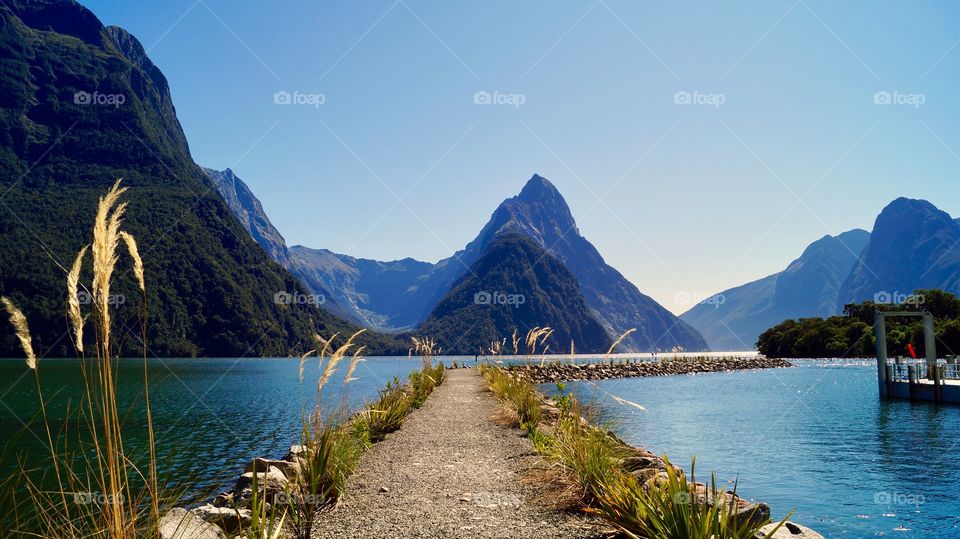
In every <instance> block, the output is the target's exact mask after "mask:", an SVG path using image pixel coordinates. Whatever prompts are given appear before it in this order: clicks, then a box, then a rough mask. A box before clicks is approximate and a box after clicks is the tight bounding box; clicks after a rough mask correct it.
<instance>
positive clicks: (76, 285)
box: [67, 245, 90, 353]
mask: <svg viewBox="0 0 960 539" xmlns="http://www.w3.org/2000/svg"><path fill="white" fill-rule="evenodd" d="M89 247H90V246H89V245H84V246H83V248H82V249H80V252H79V253H77V258H76V260H74V261H73V266H72V267H71V268H70V273H68V274H67V312H68V314H69V316H70V324H71V325H72V326H73V344H74V346H76V347H77V352H80V353H83V323H84V317H83V315H82V314H81V313H80V297H79V294H80V268H81V267H82V266H83V257H84V255H86V254H87V249H88V248H89Z"/></svg>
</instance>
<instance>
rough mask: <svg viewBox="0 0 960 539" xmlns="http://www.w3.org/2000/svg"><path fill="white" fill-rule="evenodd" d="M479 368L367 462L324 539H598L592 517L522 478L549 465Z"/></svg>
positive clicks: (322, 525)
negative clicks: (556, 506)
mask: <svg viewBox="0 0 960 539" xmlns="http://www.w3.org/2000/svg"><path fill="white" fill-rule="evenodd" d="M484 387H485V386H484V382H483V378H482V377H481V376H480V374H479V373H478V372H477V371H476V369H463V370H448V371H447V379H446V380H445V381H444V383H443V384H442V385H441V386H440V387H438V388H437V389H436V390H435V391H434V392H433V394H432V395H430V397H429V398H428V399H427V401H426V403H425V404H424V405H423V407H422V408H421V409H419V410H416V411H414V412H413V413H412V414H410V415H409V416H408V417H407V419H406V421H405V422H404V424H403V427H402V428H401V429H400V430H398V431H397V432H394V433H392V434H390V435H388V436H387V439H386V440H384V441H382V442H380V443H377V444H374V445H373V447H371V448H370V449H369V450H368V451H367V452H366V453H365V454H364V455H363V457H362V458H361V459H360V462H359V464H358V466H357V470H356V472H355V473H354V475H353V476H351V477H350V479H349V481H348V482H347V491H346V494H345V495H344V497H343V498H342V499H341V502H340V504H339V505H338V506H337V507H335V508H333V509H330V510H327V511H324V512H322V513H321V514H319V515H318V517H317V523H316V524H315V526H314V537H315V538H331V539H332V538H368V537H391V538H393V537H397V538H407V537H417V538H435V537H458V538H459V537H468V538H469V537H478V538H491V539H492V538H510V537H517V538H521V537H523V538H528V537H529V538H541V537H542V538H546V537H550V538H559V537H598V536H601V535H600V530H599V528H598V527H596V525H594V524H592V523H591V522H590V521H589V520H587V519H585V518H582V517H580V516H577V515H573V514H570V513H563V512H557V511H553V510H551V509H549V508H547V507H545V506H544V504H543V503H542V502H538V499H537V494H538V493H539V491H538V489H537V488H536V487H535V486H534V485H532V484H530V482H526V483H525V484H521V480H522V479H523V477H524V476H525V475H526V474H527V472H528V471H530V470H531V469H535V468H537V467H543V466H545V464H544V463H543V460H542V458H541V457H539V456H538V455H537V454H536V453H535V451H534V449H533V446H532V445H531V443H530V441H529V440H527V439H526V438H524V437H523V436H521V434H520V431H519V430H517V429H512V428H509V427H504V426H500V425H498V424H496V423H495V422H494V421H493V420H492V418H493V417H494V416H495V414H496V412H497V407H498V406H499V405H498V403H497V402H496V400H495V399H494V397H493V396H492V395H491V394H490V393H489V392H487V391H485V389H484Z"/></svg>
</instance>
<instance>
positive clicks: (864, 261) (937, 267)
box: [840, 198, 960, 303]
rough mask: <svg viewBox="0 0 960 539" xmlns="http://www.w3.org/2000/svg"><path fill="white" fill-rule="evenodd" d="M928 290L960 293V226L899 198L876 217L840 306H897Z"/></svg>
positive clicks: (933, 210)
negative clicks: (874, 302)
mask: <svg viewBox="0 0 960 539" xmlns="http://www.w3.org/2000/svg"><path fill="white" fill-rule="evenodd" d="M932 288H939V289H942V290H946V291H947V292H953V293H955V294H956V293H960V223H958V222H957V221H956V220H954V219H953V218H952V217H950V215H948V214H947V213H946V212H944V211H941V210H939V209H937V207H936V206H934V205H933V204H931V203H930V202H927V201H926V200H913V199H908V198H898V199H896V200H894V201H893V202H891V203H890V204H889V205H888V206H887V207H886V208H884V209H883V211H882V212H880V215H879V216H877V220H876V222H875V223H874V225H873V233H872V234H871V236H870V242H869V243H868V244H867V247H866V249H865V250H864V251H863V254H862V255H861V256H860V259H859V260H858V261H857V264H856V265H855V266H854V267H853V271H852V272H851V273H850V275H849V277H847V279H846V281H845V282H844V283H843V286H842V287H841V289H840V300H841V301H842V302H844V303H855V302H861V301H866V300H871V301H872V300H874V299H875V298H879V299H886V298H890V299H891V300H895V299H896V298H898V297H903V296H907V295H909V294H911V293H912V292H913V291H914V290H917V289H932Z"/></svg>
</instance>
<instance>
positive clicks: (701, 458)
mask: <svg viewBox="0 0 960 539" xmlns="http://www.w3.org/2000/svg"><path fill="white" fill-rule="evenodd" d="M570 387H571V389H572V390H573V391H574V392H575V393H576V394H577V395H579V396H580V398H581V399H582V400H586V401H590V402H593V403H594V405H595V406H596V409H597V411H598V413H599V416H600V418H601V419H602V420H604V421H609V422H611V423H610V424H611V425H613V428H614V430H615V431H616V432H617V433H618V434H619V435H621V437H622V438H623V439H624V440H626V441H628V442H630V443H632V444H634V445H640V446H644V447H647V448H648V449H650V450H653V451H656V452H658V453H666V454H667V455H668V456H669V457H670V459H671V461H673V462H674V463H675V464H677V465H681V466H684V467H685V468H687V469H689V466H690V461H691V457H692V456H693V455H696V457H697V464H696V469H697V471H698V474H697V476H698V479H700V480H708V479H709V472H710V470H714V471H716V472H717V479H718V481H730V482H732V481H734V480H737V479H739V486H738V493H739V494H741V495H742V496H744V497H747V498H751V499H757V500H763V501H766V502H767V503H769V504H770V506H771V508H772V509H773V512H774V515H775V516H779V517H783V516H785V515H786V513H787V512H788V511H790V510H791V509H794V508H795V509H796V513H794V515H793V516H792V517H791V519H792V520H794V521H796V522H799V523H801V524H804V525H807V526H810V527H812V528H814V529H815V530H817V531H819V532H820V533H822V534H823V535H824V536H826V537H884V536H886V537H902V538H905V539H906V538H933V537H960V496H958V486H960V406H952V405H951V406H945V405H941V406H936V405H933V404H927V403H922V404H919V403H918V404H911V403H909V402H882V403H881V402H879V400H878V398H877V382H876V363H875V362H873V361H862V362H824V361H798V362H796V366H795V367H793V368H789V369H770V370H758V371H743V372H731V373H715V374H703V375H696V376H675V377H658V378H633V379H624V380H605V381H601V382H596V383H591V382H574V383H572V384H570ZM543 389H544V390H546V391H556V388H555V386H550V385H544V386H543ZM604 392H608V393H609V394H614V395H617V396H619V397H622V398H625V399H629V400H631V401H633V402H636V403H638V404H641V405H642V406H644V407H645V408H646V411H645V412H644V411H639V410H636V409H635V408H632V407H629V406H625V405H622V404H618V403H617V402H615V401H614V400H613V399H611V398H610V397H609V396H608V395H607V394H605V393H604Z"/></svg>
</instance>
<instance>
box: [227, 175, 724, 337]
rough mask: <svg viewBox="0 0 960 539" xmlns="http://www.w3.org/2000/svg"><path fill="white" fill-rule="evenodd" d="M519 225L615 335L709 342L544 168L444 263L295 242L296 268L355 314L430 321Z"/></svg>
mask: <svg viewBox="0 0 960 539" xmlns="http://www.w3.org/2000/svg"><path fill="white" fill-rule="evenodd" d="M227 198H228V199H229V197H227ZM513 233H515V234H522V235H524V236H526V237H528V238H530V239H532V240H533V241H534V242H536V243H537V244H539V245H540V246H541V248H544V249H548V250H549V252H550V253H551V254H552V255H554V256H555V257H557V258H558V260H560V262H562V263H563V264H565V265H566V266H567V267H568V268H569V269H570V270H571V271H572V272H573V273H574V275H575V276H576V278H577V279H578V281H579V283H580V286H581V290H580V291H581V293H582V294H583V296H584V298H585V300H586V301H587V305H588V306H590V308H591V310H592V311H593V313H594V315H595V316H596V317H597V319H598V320H599V321H600V323H601V324H602V325H603V326H604V327H605V328H606V330H607V333H608V334H609V335H611V336H618V335H619V334H620V333H623V332H625V331H626V330H628V329H631V328H636V329H637V331H636V332H635V333H634V334H633V335H631V336H630V337H629V338H628V339H627V340H626V341H624V349H625V350H642V351H648V350H669V349H671V348H673V347H677V346H679V347H683V348H684V349H687V350H691V351H692V350H705V349H706V348H707V344H706V341H705V340H704V339H703V338H702V337H701V336H700V335H699V334H698V333H697V332H696V330H694V329H693V328H692V327H690V326H689V325H688V324H686V323H685V322H683V321H681V320H680V319H678V318H677V317H676V316H674V315H673V314H672V313H670V312H669V311H667V310H666V309H665V308H663V307H662V306H660V305H659V304H658V303H657V302H656V301H654V300H653V299H652V298H650V297H648V296H646V295H644V294H642V293H640V291H639V290H638V289H637V287H636V286H634V285H633V284H632V283H630V282H629V281H627V280H626V278H625V277H623V275H622V274H620V273H619V272H618V271H617V270H615V269H614V268H612V267H610V266H609V265H607V264H606V262H605V261H604V260H603V257H602V256H601V255H600V253H599V252H597V250H596V248H595V247H594V246H593V245H592V244H591V243H590V242H589V241H587V240H586V239H585V238H583V237H582V236H581V235H580V233H579V230H578V229H577V226H576V222H575V221H574V219H573V216H572V214H571V213H570V209H569V207H568V206H567V204H566V201H564V199H563V197H562V195H560V193H559V191H557V190H556V188H555V187H554V186H553V185H552V184H551V183H550V182H549V181H547V180H546V179H545V178H543V177H541V176H539V175H534V176H533V177H532V178H531V179H530V180H529V181H528V182H527V183H526V184H525V185H524V187H523V189H522V190H521V192H520V193H519V194H518V195H517V196H515V197H512V198H509V199H506V200H505V201H504V202H502V203H501V204H500V205H499V206H498V207H497V209H496V210H495V211H494V212H493V214H492V215H491V217H490V220H489V221H488V222H487V224H486V225H485V226H484V227H483V228H482V229H481V231H480V233H479V234H478V235H477V237H476V238H475V239H474V240H473V241H471V242H470V243H468V244H467V245H466V246H465V247H464V249H462V250H460V251H458V252H456V253H454V255H453V256H451V257H449V258H446V259H444V260H441V261H439V262H438V263H436V264H430V263H427V262H420V261H416V260H413V259H409V258H408V259H403V260H396V261H391V262H380V261H376V260H368V259H358V258H354V257H350V256H346V255H340V254H337V253H333V252H331V251H329V250H325V249H311V248H307V247H303V246H295V247H291V248H290V249H289V257H290V268H291V270H292V271H293V272H294V273H295V274H296V275H298V276H299V277H300V278H301V279H302V280H303V282H304V283H305V284H306V285H307V286H308V287H310V288H313V289H314V290H315V291H317V292H322V291H330V293H332V294H333V297H334V299H335V300H336V303H337V304H338V305H339V306H340V308H341V311H340V312H341V313H344V314H345V315H346V316H348V317H349V318H350V319H351V320H354V321H357V322H359V323H362V324H364V325H367V326H369V327H373V328H377V329H382V330H388V331H403V330H407V329H410V328H414V327H416V326H417V325H419V324H420V323H422V322H423V321H424V320H425V319H426V318H427V316H428V315H429V314H430V313H431V312H432V311H433V309H434V307H435V306H436V305H437V302H439V301H440V300H441V298H443V297H444V295H445V294H446V293H447V292H449V291H450V289H451V288H452V287H453V286H454V284H455V283H456V282H457V281H458V280H459V279H461V278H462V277H463V276H464V274H465V273H466V272H467V270H468V268H469V267H470V266H472V265H473V264H474V263H475V262H476V261H477V260H479V259H480V257H481V256H482V254H483V253H484V252H485V250H486V249H487V247H488V246H489V245H490V244H491V243H492V242H493V241H494V240H495V239H496V238H497V237H499V236H501V235H505V234H513Z"/></svg>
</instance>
